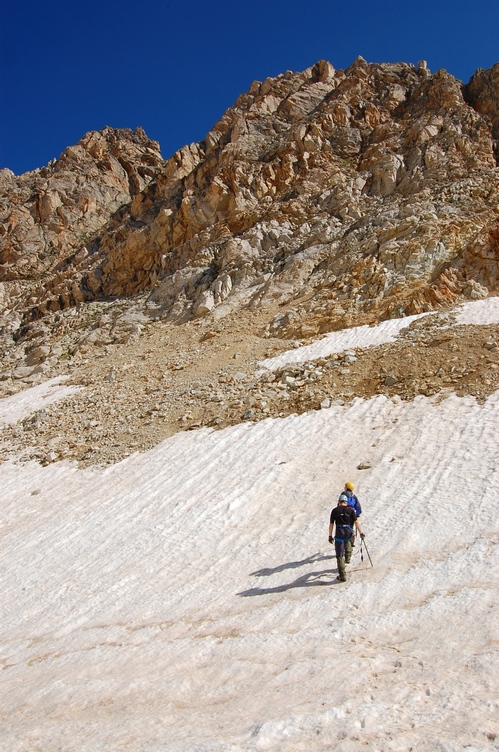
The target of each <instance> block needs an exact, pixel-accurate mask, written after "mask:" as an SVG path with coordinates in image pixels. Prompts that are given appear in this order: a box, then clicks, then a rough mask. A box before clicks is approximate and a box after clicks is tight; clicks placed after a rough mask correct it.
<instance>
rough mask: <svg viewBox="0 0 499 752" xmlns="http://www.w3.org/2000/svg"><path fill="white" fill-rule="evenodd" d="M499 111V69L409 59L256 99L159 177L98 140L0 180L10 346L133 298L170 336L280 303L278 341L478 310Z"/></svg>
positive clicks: (106, 137) (492, 264)
mask: <svg viewBox="0 0 499 752" xmlns="http://www.w3.org/2000/svg"><path fill="white" fill-rule="evenodd" d="M498 101H499V65H496V66H494V67H493V68H492V69H490V71H478V72H477V73H476V74H475V76H473V78H472V79H471V81H470V83H469V84H468V85H467V86H465V87H463V86H462V84H461V82H459V81H458V80H457V79H455V78H454V77H452V76H451V75H449V74H448V73H446V72H445V71H443V70H442V71H438V72H436V73H435V74H433V75H432V74H431V72H430V71H429V70H428V68H427V67H426V65H425V64H424V63H423V62H422V63H421V64H420V65H419V66H418V68H416V67H414V66H413V65H407V64H403V63H399V64H381V65H380V64H368V63H366V61H365V60H363V59H362V58H358V59H357V60H356V61H355V62H354V63H353V64H352V65H351V66H350V67H349V68H348V69H347V70H345V71H336V70H335V69H334V68H333V66H332V65H331V64H330V63H328V62H325V61H320V62H318V63H317V64H316V65H314V66H313V67H312V68H309V69H307V70H306V71H303V72H302V73H292V72H289V71H288V72H286V73H285V74H283V75H280V76H277V77H276V78H269V79H267V80H266V81H264V82H262V83H261V82H254V83H253V84H252V86H251V87H250V89H249V90H248V92H246V93H245V94H243V95H241V96H240V97H239V98H238V100H237V101H236V103H235V104H234V106H233V107H231V108H230V109H229V110H227V112H226V113H225V114H224V115H223V117H222V118H221V119H220V120H219V121H218V123H216V125H215V126H214V127H213V129H212V130H211V131H210V132H209V133H208V134H207V136H206V138H205V139H204V141H202V142H200V143H198V144H191V145H190V146H186V147H184V148H183V149H181V150H180V151H178V152H177V153H176V154H175V155H173V156H172V157H171V158H170V159H168V160H167V161H165V162H164V161H163V160H162V159H161V156H160V153H159V148H158V145H157V144H156V143H155V142H152V141H149V140H148V139H147V137H146V136H145V134H144V133H143V132H142V131H140V129H138V130H137V131H135V132H134V133H131V132H130V131H121V130H120V131H113V130H111V129H109V128H106V129H105V130H104V131H102V132H101V133H97V132H95V133H90V134H88V135H87V136H85V137H84V138H83V139H82V140H81V141H80V142H79V144H78V145H77V146H75V147H71V148H69V149H67V150H66V151H65V152H64V154H63V155H62V156H61V158H60V159H59V160H57V161H56V162H55V163H54V164H51V165H49V166H48V167H46V168H44V169H43V170H40V171H36V172H34V173H27V174H26V175H22V176H20V177H19V178H16V177H15V176H14V175H12V173H10V172H9V171H6V170H4V171H2V172H1V173H0V189H1V191H2V206H3V209H2V216H1V227H2V229H1V232H2V240H1V247H0V248H1V250H0V254H1V255H0V260H1V267H0V269H1V279H2V281H3V286H1V289H0V296H1V297H2V299H3V309H4V311H5V313H4V318H3V323H4V329H3V334H4V341H5V342H7V343H8V340H9V338H12V337H13V338H14V339H15V340H16V341H22V338H23V337H26V336H28V335H29V337H30V338H31V339H32V338H33V336H34V334H33V332H34V331H35V333H36V331H38V330H37V329H36V327H35V328H33V327H34V325H33V324H32V325H30V326H29V327H28V328H26V325H27V324H28V323H29V322H30V321H33V319H37V318H40V317H43V315H44V314H46V313H47V312H50V311H56V310H60V309H64V308H69V307H71V306H74V305H75V304H77V303H79V302H82V301H91V300H96V299H102V298H105V297H108V296H131V295H137V294H139V293H144V292H150V297H149V301H148V303H147V305H146V308H147V310H149V312H151V311H153V312H154V315H155V316H160V317H166V318H168V319H169V320H171V321H176V322H182V321H186V320H189V319H192V318H195V319H196V318H198V319H201V318H203V317H206V316H208V317H211V316H213V317H215V318H220V317H222V316H224V315H226V314H227V313H228V312H230V311H234V310H237V309H238V308H239V307H241V306H245V307H249V308H250V309H251V308H256V307H258V308H259V309H262V308H263V309H265V307H266V306H268V307H269V312H270V309H271V307H272V306H275V304H276V303H279V304H280V306H281V309H280V310H281V312H280V313H279V315H278V316H275V315H272V317H271V318H269V321H268V322H267V332H269V333H272V334H275V333H277V332H278V333H279V334H280V336H288V337H307V336H313V335H315V334H317V333H320V332H325V331H328V330H331V329H335V328H338V327H340V326H345V325H349V324H352V323H363V322H366V321H371V320H374V319H377V318H382V317H386V316H391V315H401V314H402V315H403V314H404V313H417V312H421V311H424V310H431V309H434V308H438V307H440V306H443V305H445V304H447V303H449V302H452V301H453V300H454V299H455V298H456V297H461V296H462V297H463V298H476V297H483V296H486V295H488V294H489V293H490V292H491V291H496V290H497V286H498V267H497V260H498V253H499V225H498V211H499V208H498V207H499V168H498V167H497V139H498V135H497V134H498V132H499V106H498ZM269 316H270V313H269ZM39 325H40V322H38V323H37V326H39ZM23 327H24V328H23ZM37 336H38V340H36V338H35V341H34V342H32V345H33V346H34V345H36V347H40V345H41V344H43V342H42V340H43V336H40V335H39V334H38V335H37ZM30 341H31V340H30ZM110 341H112V338H111V340H110ZM30 347H31V345H30ZM27 349H28V350H29V348H27ZM27 356H29V359H30V363H31V364H33V363H36V362H37V361H38V362H40V361H41V360H43V357H44V352H43V351H40V350H39V349H38V350H36V349H35V350H34V351H33V352H32V351H31V350H29V352H27Z"/></svg>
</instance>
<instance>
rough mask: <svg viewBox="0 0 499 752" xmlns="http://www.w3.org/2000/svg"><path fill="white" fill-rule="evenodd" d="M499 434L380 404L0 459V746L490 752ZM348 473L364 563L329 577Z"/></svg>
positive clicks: (485, 416) (496, 698) (153, 751)
mask: <svg viewBox="0 0 499 752" xmlns="http://www.w3.org/2000/svg"><path fill="white" fill-rule="evenodd" d="M405 321H407V319H406V320H405ZM31 394H32V399H33V402H32V405H31V409H33V410H34V409H36V407H37V405H38V403H37V401H36V400H38V396H37V397H36V399H35V397H34V396H33V395H34V393H33V390H31ZM9 399H11V398H9ZM498 421H499V393H496V394H494V395H493V396H492V397H491V398H490V399H489V400H488V401H487V402H486V403H485V404H484V405H479V404H477V403H476V402H475V401H474V400H473V399H472V398H462V399H459V398H457V397H456V396H454V395H451V396H449V397H447V398H446V399H442V400H439V399H433V400H429V399H427V398H425V397H419V398H417V399H416V400H415V401H414V402H412V403H404V402H402V401H400V400H398V399H394V400H390V399H387V398H385V397H383V396H378V397H375V398H373V399H371V400H367V401H364V400H360V399H357V400H355V401H354V403H353V404H352V405H351V406H349V407H347V406H343V407H339V406H335V407H332V408H330V409H328V410H320V411H317V412H313V413H308V414H305V415H301V416H290V417H288V418H286V419H283V420H271V419H269V420H266V421H263V422H260V423H257V424H255V425H251V424H247V423H245V424H242V425H238V426H234V427H231V428H229V429H227V430H224V431H217V432H215V431H210V430H206V429H203V430H201V431H197V432H186V433H180V434H177V435H176V436H174V437H172V438H170V439H168V440H167V441H165V442H163V443H162V444H161V445H159V446H157V447H156V448H155V449H153V450H151V451H149V452H148V453H147V454H143V455H134V456H132V457H129V458H128V459H127V460H125V461H123V462H121V463H119V464H118V465H115V466H112V467H109V468H106V469H102V468H94V469H83V470H80V469H77V468H76V467H75V466H72V465H69V464H66V463H54V464H51V465H49V466H47V467H41V466H40V465H38V464H36V463H29V464H16V463H15V462H5V463H3V464H2V465H0V477H1V481H2V496H1V505H2V515H1V517H2V528H1V543H2V545H1V553H0V563H1V567H2V572H3V580H2V614H1V616H2V618H1V632H0V644H1V660H2V667H3V671H2V684H1V689H0V700H1V701H0V707H1V709H2V726H1V731H0V748H1V749H2V750H9V752H10V751H11V750H12V751H15V752H38V751H40V752H41V751H43V752H55V751H56V750H63V751H64V752H68V751H73V750H74V751H75V752H76V751H78V752H94V751H97V750H98V751H99V752H100V751H101V750H102V751H104V750H106V752H108V751H109V752H111V751H112V752H115V750H116V751H117V750H120V751H127V752H129V751H133V752H160V751H161V752H165V751H168V752H170V751H171V752H192V751H193V750H194V751H196V752H201V751H205V750H206V751H209V752H212V751H214V750H216V751H217V752H226V751H227V750H229V751H231V752H236V751H239V750H278V751H279V752H281V750H285V751H288V750H289V751H293V752H294V751H295V750H303V751H305V750H306V751H307V752H310V751H311V750H312V751H315V750H335V752H350V751H354V750H358V749H361V748H364V747H365V748H366V749H370V750H373V751H375V752H385V751H392V750H397V751H398V750H410V749H413V750H417V751H418V752H435V750H439V752H455V751H456V750H469V751H470V752H474V751H476V750H479V751H480V752H481V751H482V750H492V749H496V750H497V749H498V744H497V739H495V740H494V734H497V735H498V738H499V728H498V705H499V692H498V689H499V687H498V676H499V670H498V669H499V666H498V661H497V637H498V610H497V584H498V583H497V571H498V564H499V546H498V525H497V519H498V515H497V510H498V498H499V445H498V440H497V425H498ZM365 461H369V462H370V464H371V466H372V467H371V469H369V470H362V471H361V470H358V469H357V466H358V465H359V463H361V462H365ZM346 480H352V481H353V482H354V483H355V484H356V487H357V489H356V490H358V493H359V497H360V500H361V502H362V504H363V509H364V512H363V515H362V524H363V527H364V530H365V532H366V543H367V545H368V546H369V552H370V554H371V557H372V559H373V562H374V567H373V568H371V566H370V564H369V561H368V560H367V557H366V556H365V555H364V561H363V562H362V561H361V559H360V551H359V546H357V547H356V555H355V556H354V559H353V562H352V564H351V565H350V573H349V580H348V582H347V583H344V584H343V583H341V584H338V583H336V582H335V577H336V566H335V565H336V562H335V559H334V557H333V554H334V551H333V548H332V546H330V545H329V544H328V542H327V532H328V522H329V512H330V509H331V507H332V506H334V505H335V503H336V499H337V496H338V494H339V492H340V491H341V489H342V486H343V484H344V482H345V481H346ZM487 735H488V736H487Z"/></svg>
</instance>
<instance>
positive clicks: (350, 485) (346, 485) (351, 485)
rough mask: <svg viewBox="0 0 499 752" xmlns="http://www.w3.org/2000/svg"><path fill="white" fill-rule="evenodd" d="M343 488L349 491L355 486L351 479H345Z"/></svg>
mask: <svg viewBox="0 0 499 752" xmlns="http://www.w3.org/2000/svg"><path fill="white" fill-rule="evenodd" d="M345 488H348V490H349V491H353V490H354V488H355V486H354V484H353V483H352V481H350V480H349V481H347V482H346V483H345Z"/></svg>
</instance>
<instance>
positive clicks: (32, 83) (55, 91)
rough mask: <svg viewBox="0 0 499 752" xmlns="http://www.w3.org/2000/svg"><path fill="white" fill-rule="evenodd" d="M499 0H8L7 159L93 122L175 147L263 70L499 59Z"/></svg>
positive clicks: (467, 64) (468, 66) (28, 159)
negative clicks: (139, 131)
mask: <svg viewBox="0 0 499 752" xmlns="http://www.w3.org/2000/svg"><path fill="white" fill-rule="evenodd" d="M498 29H499V0H483V1H482V0H476V2H474V3H470V2H466V3H465V2H462V1H461V0H452V1H451V0H415V1H414V2H410V3H409V2H404V0H397V2H394V1H392V0H386V1H383V0H379V1H378V2H374V1H373V2H366V0H358V2H348V0H342V2H339V1H337V0H313V2H306V0H300V2H298V1H296V2H295V0H266V1H264V0H253V1H252V2H251V1H250V0H248V1H247V2H240V0H233V2H229V1H228V0H212V2H206V1H205V2H202V1H201V0H194V1H193V2H183V3H180V2H174V1H173V0H164V1H163V2H160V0H142V2H137V0H134V2H131V0H100V2H98V1H97V0H87V1H86V2H81V3H75V2H74V1H73V0H65V2H62V1H61V0H45V1H44V2H40V0H36V1H35V0H27V1H26V2H19V0H17V1H16V0H6V2H5V4H4V8H3V11H2V28H1V31H0V87H1V88H0V107H1V111H0V167H9V168H10V169H12V170H13V171H14V172H15V173H17V174H19V173H21V172H24V171H26V170H31V169H34V168H35V167H41V166H43V165H44V164H46V163H47V162H48V161H49V160H50V159H52V157H58V156H59V154H60V153H61V152H62V151H63V150H64V149H65V147H66V146H69V145H70V144H74V143H76V142H77V141H78V140H79V139H80V138H81V137H82V136H83V135H84V134H85V133H86V132H87V131H89V130H96V129H100V128H103V127H104V126H106V125H109V126H112V127H115V128H123V127H128V128H135V127H136V126H138V125H140V126H142V127H143V128H144V130H145V131H146V133H147V134H148V135H149V136H150V137H151V138H154V139H156V140H158V141H159V142H160V144H161V150H162V154H163V156H164V157H168V156H170V155H171V154H172V153H173V152H174V151H175V150H176V149H178V148H179V147H181V146H182V145H183V144H185V143H189V142H192V141H199V140H200V139H202V138H203V137H204V135H205V134H206V132H207V131H208V130H210V128H211V126H212V125H213V124H214V123H215V122H216V121H217V120H218V118H219V117H220V116H221V115H222V114H223V112H224V111H225V110H226V109H227V107H229V106H230V105H231V104H232V103H233V102H234V100H235V99H236V98H237V96H238V95H239V94H240V93H241V92H243V91H246V89H247V88H248V87H249V86H250V84H251V82H252V81H253V80H255V79H258V80H263V79H265V78H266V77H267V76H275V75H277V74H278V73H282V72H284V71H286V70H294V71H297V70H303V69H304V68H307V67H308V66H309V65H312V64H313V63H315V62H316V61H317V60H320V59H326V60H329V61H330V62H331V63H332V64H333V65H334V67H335V68H346V67H348V65H350V63H351V62H352V61H353V60H354V59H355V58H356V57H357V55H362V56H363V57H364V58H366V60H368V61H369V62H397V61H403V62H407V63H410V62H412V63H415V64H416V63H417V62H418V60H421V59H425V60H427V61H428V65H429V67H430V68H431V70H432V71H435V70H437V69H438V68H445V69H446V70H448V71H449V72H450V73H452V74H453V75H455V76H457V77H458V78H460V79H461V80H463V81H468V80H469V78H470V76H471V75H473V73H474V72H475V69H476V68H478V67H481V68H489V67H491V66H492V65H493V64H494V63H496V62H498V61H499V36H498Z"/></svg>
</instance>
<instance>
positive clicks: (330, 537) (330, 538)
mask: <svg viewBox="0 0 499 752" xmlns="http://www.w3.org/2000/svg"><path fill="white" fill-rule="evenodd" d="M333 541H334V538H333V536H332V535H330V536H329V542H330V543H333Z"/></svg>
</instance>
